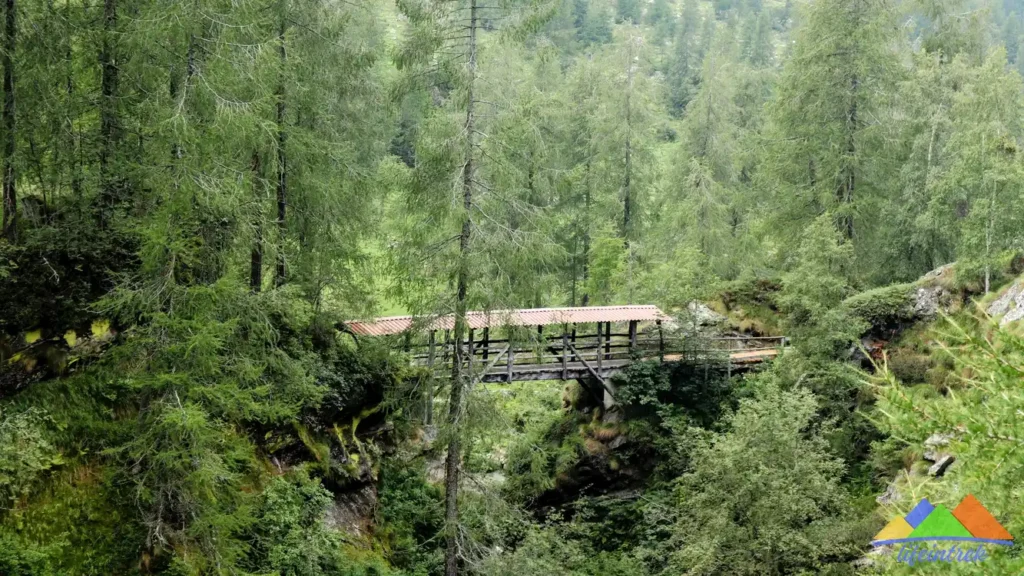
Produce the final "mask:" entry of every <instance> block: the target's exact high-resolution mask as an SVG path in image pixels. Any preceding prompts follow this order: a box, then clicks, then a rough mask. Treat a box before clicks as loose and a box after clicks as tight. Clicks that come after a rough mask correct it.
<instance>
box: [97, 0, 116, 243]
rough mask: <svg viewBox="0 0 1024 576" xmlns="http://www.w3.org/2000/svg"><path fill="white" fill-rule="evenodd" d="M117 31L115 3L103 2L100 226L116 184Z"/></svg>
mask: <svg viewBox="0 0 1024 576" xmlns="http://www.w3.org/2000/svg"><path fill="white" fill-rule="evenodd" d="M116 28H117V0H104V1H103V44H102V48H101V49H100V69H101V71H102V77H101V79H100V198H101V201H100V206H99V209H100V212H99V221H100V225H101V226H105V225H106V222H107V213H106V211H107V210H110V209H112V208H113V207H114V206H115V204H117V201H118V192H117V187H118V186H117V183H116V181H115V177H114V175H112V174H111V166H110V164H111V162H112V161H113V157H114V154H115V153H116V149H117V143H118V140H119V139H120V135H121V131H120V119H119V118H118V112H117V95H118V91H119V85H120V75H119V71H118V68H117V67H118V62H117V54H116V50H115V48H114V34H115V32H116Z"/></svg>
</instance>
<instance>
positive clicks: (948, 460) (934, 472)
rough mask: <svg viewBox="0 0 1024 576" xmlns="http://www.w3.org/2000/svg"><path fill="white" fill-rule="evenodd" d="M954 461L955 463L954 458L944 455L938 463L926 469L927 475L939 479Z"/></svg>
mask: <svg viewBox="0 0 1024 576" xmlns="http://www.w3.org/2000/svg"><path fill="white" fill-rule="evenodd" d="M954 461H956V457H954V456H952V455H950V454H945V455H943V456H942V457H941V458H939V461H938V462H936V463H935V464H932V467H931V468H929V469H928V474H929V475H931V476H935V477H936V478H939V477H941V476H942V475H943V474H945V473H946V470H947V469H948V468H949V467H950V466H952V465H953V462H954Z"/></svg>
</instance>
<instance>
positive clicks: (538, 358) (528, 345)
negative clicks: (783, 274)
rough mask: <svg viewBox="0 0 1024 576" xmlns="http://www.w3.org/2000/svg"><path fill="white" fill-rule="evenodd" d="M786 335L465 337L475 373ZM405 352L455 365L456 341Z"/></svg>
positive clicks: (751, 348) (598, 363)
mask: <svg viewBox="0 0 1024 576" xmlns="http://www.w3.org/2000/svg"><path fill="white" fill-rule="evenodd" d="M786 344H787V340H786V338H785V337H783V336H762V337H741V336H724V337H714V338H689V337H678V336H672V335H666V334H664V333H662V332H661V331H648V332H643V333H637V332H636V331H635V330H630V332H629V333H622V332H610V331H599V332H598V333H596V334H574V333H566V334H561V335H558V336H545V335H538V336H537V337H536V338H535V339H532V340H510V339H508V338H496V339H491V338H489V337H487V336H486V335H485V337H484V338H483V339H481V340H472V339H469V340H466V341H463V343H462V345H463V367H464V368H466V369H467V370H469V371H470V372H482V373H488V374H501V373H505V374H506V375H507V376H508V378H509V381H511V378H512V376H513V373H515V372H517V371H520V370H526V369H534V370H536V369H542V368H544V367H547V368H551V369H556V370H557V369H558V368H561V369H562V371H563V372H565V373H566V374H567V373H568V372H569V371H570V370H581V369H586V370H588V371H592V372H594V373H596V374H601V373H603V372H604V371H605V370H607V369H609V368H615V369H617V368H621V366H623V365H624V364H626V363H628V362H630V361H631V360H632V359H634V358H635V357H640V358H644V359H654V358H659V359H662V360H666V359H668V360H678V359H679V357H680V356H682V355H683V354H700V355H706V356H708V357H714V356H721V357H722V358H723V359H725V358H728V357H729V356H730V355H732V354H736V353H742V352H752V353H753V352H758V351H768V350H775V349H779V348H782V347H784V346H785V345H786ZM406 350H407V352H408V353H409V355H410V356H411V358H412V361H413V363H414V364H417V365H422V366H432V367H434V368H436V369H445V368H447V369H450V368H451V362H452V357H453V355H454V342H451V341H448V342H428V343H416V344H412V343H409V344H407V346H406Z"/></svg>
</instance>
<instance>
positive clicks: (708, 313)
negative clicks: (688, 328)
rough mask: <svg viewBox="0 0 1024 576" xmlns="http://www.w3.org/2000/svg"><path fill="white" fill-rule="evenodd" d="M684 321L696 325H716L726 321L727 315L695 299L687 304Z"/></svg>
mask: <svg viewBox="0 0 1024 576" xmlns="http://www.w3.org/2000/svg"><path fill="white" fill-rule="evenodd" d="M686 312H687V313H686V317H685V318H684V321H685V322H686V323H687V324H691V325H693V326H694V327H698V326H715V325H717V324H721V323H722V322H724V321H725V316H722V315H721V314H719V313H718V312H715V311H714V310H712V309H711V308H709V307H708V306H707V305H706V304H704V303H702V302H697V301H693V302H690V303H689V304H687V305H686Z"/></svg>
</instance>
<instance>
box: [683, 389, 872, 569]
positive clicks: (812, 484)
mask: <svg viewBox="0 0 1024 576" xmlns="http://www.w3.org/2000/svg"><path fill="white" fill-rule="evenodd" d="M753 391H754V396H753V398H749V399H744V400H741V401H740V407H739V409H738V410H737V412H736V413H735V415H733V416H732V417H730V418H729V419H728V424H729V425H730V426H729V430H728V431H727V432H725V433H720V434H704V433H701V432H699V431H695V432H694V434H695V435H696V436H697V437H698V438H699V439H700V440H699V441H698V447H697V449H696V450H695V451H694V453H693V471H692V472H691V473H689V474H686V475H685V476H683V477H682V478H681V479H680V482H679V489H678V494H677V500H676V504H675V506H676V507H677V516H676V523H675V527H674V529H673V536H672V537H671V538H670V540H669V541H668V542H667V543H666V545H665V549H664V553H665V554H666V555H667V556H668V565H667V569H666V570H665V571H664V573H665V574H680V573H683V572H686V573H689V574H723V573H728V574H740V575H742V574H750V575H755V574H758V575H759V574H794V573H810V572H812V571H814V572H818V571H822V570H824V569H826V568H838V569H842V568H843V567H845V566H846V563H847V562H848V561H849V560H851V559H853V558H854V557H856V555H857V554H858V553H859V549H860V547H861V546H862V541H861V538H862V537H864V538H867V537H869V536H870V535H869V534H861V533H860V532H861V531H860V530H857V529H856V528H855V525H854V523H852V522H850V520H849V519H848V511H849V508H848V499H847V495H846V491H845V489H844V488H843V486H842V485H841V484H840V483H839V478H840V477H841V476H842V472H843V463H842V462H841V461H840V460H838V459H836V458H835V457H834V456H832V455H831V454H830V452H829V448H828V443H827V442H826V440H825V439H824V437H823V436H822V435H821V433H820V430H816V428H815V427H814V426H813V422H814V421H815V419H816V412H817V403H816V401H815V399H814V396H813V394H811V393H810V392H809V391H807V390H803V389H794V390H792V391H784V390H782V389H781V388H780V387H779V386H778V384H777V383H776V381H775V379H774V378H773V377H771V376H770V375H769V376H766V377H763V378H759V379H758V381H757V382H756V385H755V387H754V389H753ZM681 441H682V440H681Z"/></svg>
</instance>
